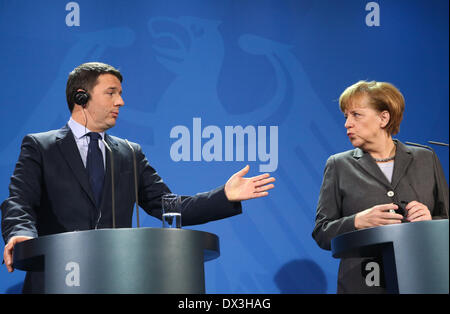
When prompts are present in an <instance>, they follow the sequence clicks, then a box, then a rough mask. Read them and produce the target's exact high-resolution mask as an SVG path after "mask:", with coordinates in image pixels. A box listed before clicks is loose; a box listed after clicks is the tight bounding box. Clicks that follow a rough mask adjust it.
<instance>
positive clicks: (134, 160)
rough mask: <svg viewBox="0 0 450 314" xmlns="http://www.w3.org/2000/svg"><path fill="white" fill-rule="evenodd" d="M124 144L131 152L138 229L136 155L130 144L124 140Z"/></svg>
mask: <svg viewBox="0 0 450 314" xmlns="http://www.w3.org/2000/svg"><path fill="white" fill-rule="evenodd" d="M125 142H126V143H127V144H128V146H129V147H130V149H131V152H132V154H133V173H134V197H135V199H136V200H135V203H136V223H137V227H138V228H139V227H140V225H139V203H138V180H137V169H136V153H135V152H134V149H133V146H131V144H130V142H128V140H127V139H125Z"/></svg>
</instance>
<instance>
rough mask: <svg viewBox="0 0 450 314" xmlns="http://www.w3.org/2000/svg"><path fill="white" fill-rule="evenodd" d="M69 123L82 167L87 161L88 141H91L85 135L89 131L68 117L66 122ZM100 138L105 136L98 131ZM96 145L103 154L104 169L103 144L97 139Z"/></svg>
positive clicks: (104, 163) (104, 164)
mask: <svg viewBox="0 0 450 314" xmlns="http://www.w3.org/2000/svg"><path fill="white" fill-rule="evenodd" d="M67 124H68V125H69V128H70V129H71V130H72V133H73V136H74V137H75V142H76V143H77V147H78V150H79V152H80V155H81V159H82V160H83V164H84V167H86V161H87V154H88V147H89V142H90V141H91V138H90V137H89V136H87V135H86V134H87V133H89V132H91V131H90V130H89V129H88V128H86V127H85V126H84V125H81V124H79V123H78V122H76V121H75V120H73V119H72V117H71V118H70V120H69V122H68V123H67ZM99 134H100V136H101V137H102V139H104V138H105V132H101V133H100V132H99ZM98 146H99V147H100V150H101V151H102V155H103V166H104V167H105V169H106V160H105V144H103V142H102V141H98Z"/></svg>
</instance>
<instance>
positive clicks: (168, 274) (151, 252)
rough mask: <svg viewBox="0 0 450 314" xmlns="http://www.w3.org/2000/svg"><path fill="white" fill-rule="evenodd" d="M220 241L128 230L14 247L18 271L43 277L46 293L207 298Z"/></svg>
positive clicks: (195, 234) (196, 234)
mask: <svg viewBox="0 0 450 314" xmlns="http://www.w3.org/2000/svg"><path fill="white" fill-rule="evenodd" d="M219 255H220V250H219V238H218V237H217V236H216V235H214V234H211V233H207V232H202V231H194V230H188V229H160V228H138V229H131V228H124V229H100V230H89V231H76V232H67V233H61V234H54V235H49V236H42V237H38V238H36V239H32V240H29V241H24V242H21V243H19V244H17V245H16V246H15V247H14V255H13V265H14V267H15V268H17V269H20V270H27V271H44V276H45V292H46V293H183V294H184V293H187V294H191V293H195V294H197V293H205V275H204V262H205V261H209V260H212V259H215V258H217V257H218V256H219Z"/></svg>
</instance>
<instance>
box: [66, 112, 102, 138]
mask: <svg viewBox="0 0 450 314" xmlns="http://www.w3.org/2000/svg"><path fill="white" fill-rule="evenodd" d="M67 124H68V125H69V128H70V129H71V130H72V133H73V136H75V138H76V139H80V138H82V137H84V136H85V135H86V134H88V133H89V132H92V131H91V130H89V129H88V128H87V127H85V126H84V125H81V124H80V123H78V122H77V121H75V120H74V119H72V117H70V119H69V122H67ZM98 133H99V134H100V136H101V137H102V139H104V138H105V132H98Z"/></svg>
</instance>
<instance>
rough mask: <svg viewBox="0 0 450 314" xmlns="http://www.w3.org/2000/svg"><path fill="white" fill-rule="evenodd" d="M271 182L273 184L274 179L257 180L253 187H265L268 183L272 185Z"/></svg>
mask: <svg viewBox="0 0 450 314" xmlns="http://www.w3.org/2000/svg"><path fill="white" fill-rule="evenodd" d="M254 182H255V181H254ZM272 182H275V178H274V177H270V178H267V179H262V180H258V181H256V182H255V186H256V187H260V186H263V185H266V184H269V183H272Z"/></svg>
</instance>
